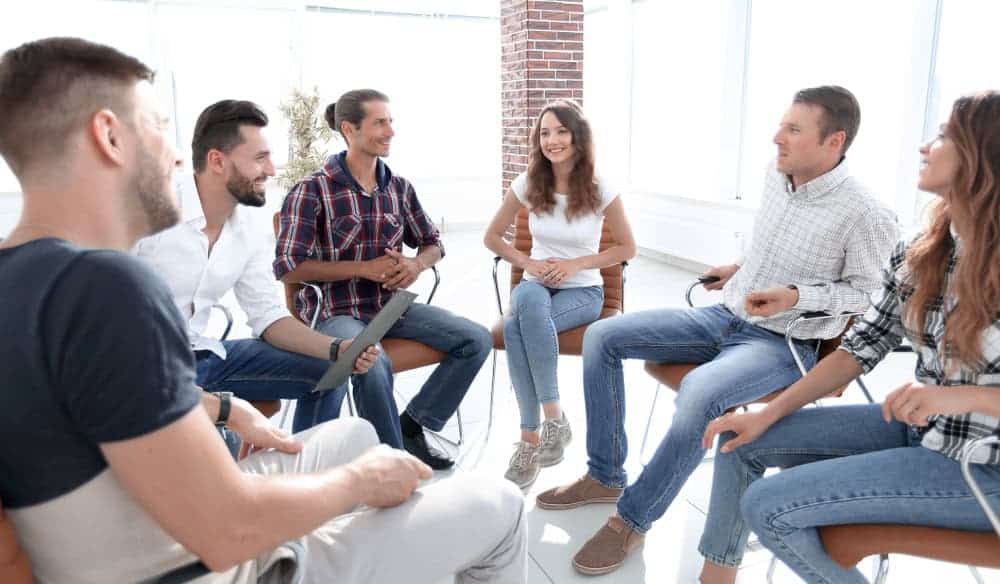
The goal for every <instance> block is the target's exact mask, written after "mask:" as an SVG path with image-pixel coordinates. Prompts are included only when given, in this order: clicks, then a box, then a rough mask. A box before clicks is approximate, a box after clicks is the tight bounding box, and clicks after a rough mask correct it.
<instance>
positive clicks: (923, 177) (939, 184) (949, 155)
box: [917, 124, 959, 197]
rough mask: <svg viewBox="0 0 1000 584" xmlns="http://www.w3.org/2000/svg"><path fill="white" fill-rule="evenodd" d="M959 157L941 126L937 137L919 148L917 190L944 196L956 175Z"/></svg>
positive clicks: (946, 130)
mask: <svg viewBox="0 0 1000 584" xmlns="http://www.w3.org/2000/svg"><path fill="white" fill-rule="evenodd" d="M958 168H959V157H958V149H957V148H956V147H955V143H954V141H953V140H952V138H951V137H950V136H949V135H948V128H947V126H946V125H944V124H942V125H941V128H940V131H939V132H938V134H937V136H935V137H934V138H932V139H931V140H929V141H928V142H926V143H924V145H923V146H921V147H920V178H919V180H918V181H917V188H919V189H920V190H922V191H925V192H928V193H934V194H936V195H939V196H942V197H943V196H946V195H947V194H948V193H949V192H950V191H951V189H952V188H953V187H954V184H955V177H956V176H957V175H958Z"/></svg>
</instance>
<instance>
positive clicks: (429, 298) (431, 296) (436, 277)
mask: <svg viewBox="0 0 1000 584" xmlns="http://www.w3.org/2000/svg"><path fill="white" fill-rule="evenodd" d="M431 271H432V272H434V286H433V287H431V293H430V294H428V295H427V304H430V303H431V302H434V293H435V292H437V289H438V284H440V283H441V274H440V273H439V272H438V269H437V266H431Z"/></svg>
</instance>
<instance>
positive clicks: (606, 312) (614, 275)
mask: <svg viewBox="0 0 1000 584" xmlns="http://www.w3.org/2000/svg"><path fill="white" fill-rule="evenodd" d="M513 227H514V232H513V241H512V242H511V243H512V244H513V246H514V247H515V248H516V249H517V250H518V251H520V252H522V253H526V254H529V255H530V254H531V246H532V238H531V230H530V229H529V228H528V210H527V209H521V210H520V211H518V212H517V215H516V216H515V218H514V226H513ZM616 244H617V242H616V241H615V239H614V237H613V236H612V234H611V230H610V229H609V228H608V225H607V223H605V224H604V226H603V227H602V229H601V243H600V246H599V248H598V250H599V251H604V250H606V249H608V248H609V247H612V246H614V245H616ZM502 259H503V258H501V257H499V256H497V257H495V258H493V288H494V291H495V293H496V299H497V311H498V312H499V313H500V318H499V319H498V320H497V322H496V323H495V324H494V325H493V328H492V329H491V331H490V332H491V333H492V334H493V378H492V381H491V382H490V413H489V423H488V428H487V432H489V428H491V427H492V425H493V396H494V391H495V389H496V381H497V351H502V350H503V349H504V342H503V321H504V318H503V315H504V311H503V301H502V300H501V299H500V280H499V279H498V276H497V270H498V268H499V265H500V261H501V260H502ZM627 266H628V262H622V263H621V264H618V265H614V266H610V267H607V268H602V269H601V277H602V278H603V279H604V306H603V307H602V308H601V314H600V316H598V320H600V319H602V318H608V317H610V316H617V315H619V314H621V313H623V312H624V311H625V268H626V267H627ZM523 277H524V270H522V269H521V268H517V267H514V266H511V269H510V288H509V290H513V289H514V287H515V286H517V285H518V284H520V283H521V279H522V278H523ZM588 326H589V325H583V326H578V327H576V328H574V329H570V330H568V331H563V332H561V333H559V338H558V341H559V354H560V355H578V356H579V355H581V354H583V335H584V333H586V332H587V327H588Z"/></svg>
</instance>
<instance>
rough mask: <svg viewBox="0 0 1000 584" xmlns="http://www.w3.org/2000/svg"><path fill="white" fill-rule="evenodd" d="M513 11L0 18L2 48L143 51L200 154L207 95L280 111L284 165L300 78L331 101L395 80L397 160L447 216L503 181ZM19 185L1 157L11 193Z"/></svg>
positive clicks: (73, 3)
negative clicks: (504, 33)
mask: <svg viewBox="0 0 1000 584" xmlns="http://www.w3.org/2000/svg"><path fill="white" fill-rule="evenodd" d="M499 11H500V6H499V2H496V1H494V0H312V1H309V0H302V1H295V0H248V1H247V2H236V1H233V0H147V1H112V0H62V1H39V2H18V3H16V6H10V7H7V6H5V9H4V12H3V16H2V17H0V51H2V50H6V49H8V48H10V47H13V46H16V45H17V44H19V43H21V42H24V41H27V40H33V39H37V38H42V37H46V36H52V35H68V36H80V37H84V38H87V39H90V40H93V41H97V42H101V43H104V44H110V45H112V46H115V47H118V48H120V49H122V50H124V51H125V52H127V53H130V54H132V55H135V56H137V57H139V58H140V59H142V60H143V61H145V62H146V63H148V64H149V65H151V66H152V67H154V68H155V69H156V70H157V73H158V82H157V91H158V92H159V93H160V96H161V98H162V100H163V103H164V104H165V106H166V108H167V110H168V111H169V113H170V114H171V115H172V117H174V118H175V121H176V129H175V134H176V137H177V143H178V146H179V148H180V150H181V152H183V153H184V154H185V155H186V156H189V155H190V142H191V132H192V131H193V129H194V123H195V120H196V119H197V116H198V114H199V113H201V111H202V110H203V109H204V108H205V107H206V106H208V105H209V104H211V103H213V102H215V101H218V100H220V99H227V98H228V99H248V100H252V101H254V102H256V103H258V104H260V105H261V106H262V107H263V108H264V110H265V111H266V112H267V113H268V115H269V116H270V118H271V124H270V126H269V128H268V130H267V135H268V137H269V140H270V144H271V149H272V151H273V153H274V160H275V163H276V164H277V165H279V166H281V165H283V164H284V163H285V161H286V160H287V156H288V138H287V131H288V127H287V123H286V122H285V120H284V118H283V116H282V115H281V113H280V111H279V109H278V106H279V104H281V103H282V102H283V101H285V100H287V99H288V97H289V95H290V93H291V91H292V89H294V88H300V89H303V90H310V89H312V87H314V86H315V87H318V88H319V90H320V95H321V99H322V105H323V106H325V105H326V104H327V103H329V102H331V101H333V100H334V99H336V98H337V97H338V96H339V95H340V94H341V93H343V92H344V91H346V90H348V89H353V88H360V87H375V88H377V89H381V90H382V91H385V92H386V93H388V94H389V96H390V98H391V99H392V108H393V115H394V117H395V118H396V129H397V131H398V134H397V138H396V140H395V144H394V148H393V152H392V157H391V159H390V161H389V162H390V164H391V165H392V167H393V168H394V169H395V170H396V171H397V172H399V173H400V174H403V175H404V176H406V177H407V178H409V179H411V181H413V183H414V184H415V185H416V187H417V191H418V193H419V194H420V197H421V201H422V202H423V203H424V205H425V207H428V208H429V210H430V211H431V214H432V216H434V218H435V219H438V220H441V219H446V220H448V221H456V220H457V221H461V222H465V221H474V220H477V219H479V218H480V216H481V215H482V204H483V202H484V201H487V200H488V201H490V205H491V206H492V203H493V202H494V201H495V200H496V196H497V185H499V184H500V158H501V157H500V145H501V141H500V129H501V124H500V23H499ZM341 147H342V143H340V142H334V143H331V144H330V149H331V150H334V151H335V150H337V149H339V148H341ZM18 190H19V189H18V186H17V184H16V181H15V180H14V179H13V177H12V176H11V175H10V173H9V171H8V169H7V168H6V166H4V165H2V163H0V192H17V191H18ZM273 190H275V191H280V189H278V188H277V187H274V189H273ZM276 198H280V196H279V197H276ZM273 202H274V203H277V201H273Z"/></svg>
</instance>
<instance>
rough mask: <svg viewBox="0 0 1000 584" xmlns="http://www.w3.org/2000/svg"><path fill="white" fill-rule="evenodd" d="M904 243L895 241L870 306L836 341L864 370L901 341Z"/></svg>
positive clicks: (874, 364)
mask: <svg viewBox="0 0 1000 584" xmlns="http://www.w3.org/2000/svg"><path fill="white" fill-rule="evenodd" d="M906 247H907V246H906V244H905V243H904V242H899V243H898V244H897V246H896V250H895V251H894V252H893V253H892V257H891V258H890V260H889V265H888V266H887V267H886V269H885V270H884V272H883V277H882V288H881V290H878V291H876V292H875V294H873V296H872V304H871V307H869V308H868V310H867V312H865V314H864V315H863V316H862V317H861V318H860V319H859V320H858V321H857V322H856V323H855V324H854V326H853V327H851V330H849V331H848V332H847V334H845V335H844V338H843V340H841V342H840V350H841V351H846V352H847V353H849V354H850V355H851V356H852V357H854V359H855V360H856V361H857V362H858V364H860V365H861V368H862V369H863V370H864V372H865V373H868V372H870V371H871V370H872V369H874V368H875V366H876V365H878V364H879V362H881V361H882V359H884V358H885V356H886V355H888V354H889V353H890V352H892V350H893V349H895V348H896V347H898V346H899V345H900V343H902V342H903V335H904V332H905V331H904V328H903V300H904V298H903V285H904V284H903V278H902V277H901V276H900V272H901V270H903V268H904V266H905V263H906Z"/></svg>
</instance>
